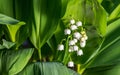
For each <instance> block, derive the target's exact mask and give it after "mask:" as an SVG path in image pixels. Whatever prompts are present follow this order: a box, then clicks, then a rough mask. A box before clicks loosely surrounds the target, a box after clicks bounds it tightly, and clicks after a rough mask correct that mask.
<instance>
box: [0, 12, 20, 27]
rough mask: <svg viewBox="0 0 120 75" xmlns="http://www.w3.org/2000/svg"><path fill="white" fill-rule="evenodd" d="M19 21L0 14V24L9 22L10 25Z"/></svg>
mask: <svg viewBox="0 0 120 75" xmlns="http://www.w3.org/2000/svg"><path fill="white" fill-rule="evenodd" d="M18 22H19V21H18V20H16V19H13V18H11V17H8V16H6V15H3V14H0V24H3V25H7V24H10V25H15V24H17V23H18Z"/></svg>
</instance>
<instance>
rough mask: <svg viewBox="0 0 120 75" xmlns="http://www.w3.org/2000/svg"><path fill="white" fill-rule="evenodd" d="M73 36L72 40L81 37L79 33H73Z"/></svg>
mask: <svg viewBox="0 0 120 75" xmlns="http://www.w3.org/2000/svg"><path fill="white" fill-rule="evenodd" d="M73 36H74V38H76V39H78V40H79V39H80V38H81V37H82V35H81V34H80V33H79V32H75V33H74V34H73Z"/></svg>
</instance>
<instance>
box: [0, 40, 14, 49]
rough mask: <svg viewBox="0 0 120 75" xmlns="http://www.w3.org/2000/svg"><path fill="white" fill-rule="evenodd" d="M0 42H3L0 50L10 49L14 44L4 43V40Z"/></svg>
mask: <svg viewBox="0 0 120 75" xmlns="http://www.w3.org/2000/svg"><path fill="white" fill-rule="evenodd" d="M2 41H3V44H2V45H0V49H4V48H7V49H10V48H11V47H13V46H14V45H15V43H13V42H9V41H6V40H4V39H3V40H2Z"/></svg>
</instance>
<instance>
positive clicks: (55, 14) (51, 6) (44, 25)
mask: <svg viewBox="0 0 120 75" xmlns="http://www.w3.org/2000/svg"><path fill="white" fill-rule="evenodd" d="M32 3H33V4H32V5H33V14H32V15H33V19H32V23H31V24H32V26H31V27H32V28H31V29H32V34H31V37H30V38H31V41H32V43H33V44H34V46H35V47H36V48H37V49H39V48H40V47H42V46H43V45H44V44H45V42H46V41H47V40H48V39H49V38H50V37H51V36H52V35H53V33H54V31H55V30H56V27H57V25H58V24H57V23H58V20H59V17H60V9H61V8H60V0H50V1H48V0H34V1H33V2H32Z"/></svg>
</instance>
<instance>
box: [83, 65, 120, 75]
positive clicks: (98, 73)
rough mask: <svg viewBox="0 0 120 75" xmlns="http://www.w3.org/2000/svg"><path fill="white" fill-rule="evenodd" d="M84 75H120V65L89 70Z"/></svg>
mask: <svg viewBox="0 0 120 75" xmlns="http://www.w3.org/2000/svg"><path fill="white" fill-rule="evenodd" d="M82 75H120V64H115V65H107V66H98V67H93V68H88V69H87V70H85V72H84V73H83V74H82Z"/></svg>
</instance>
